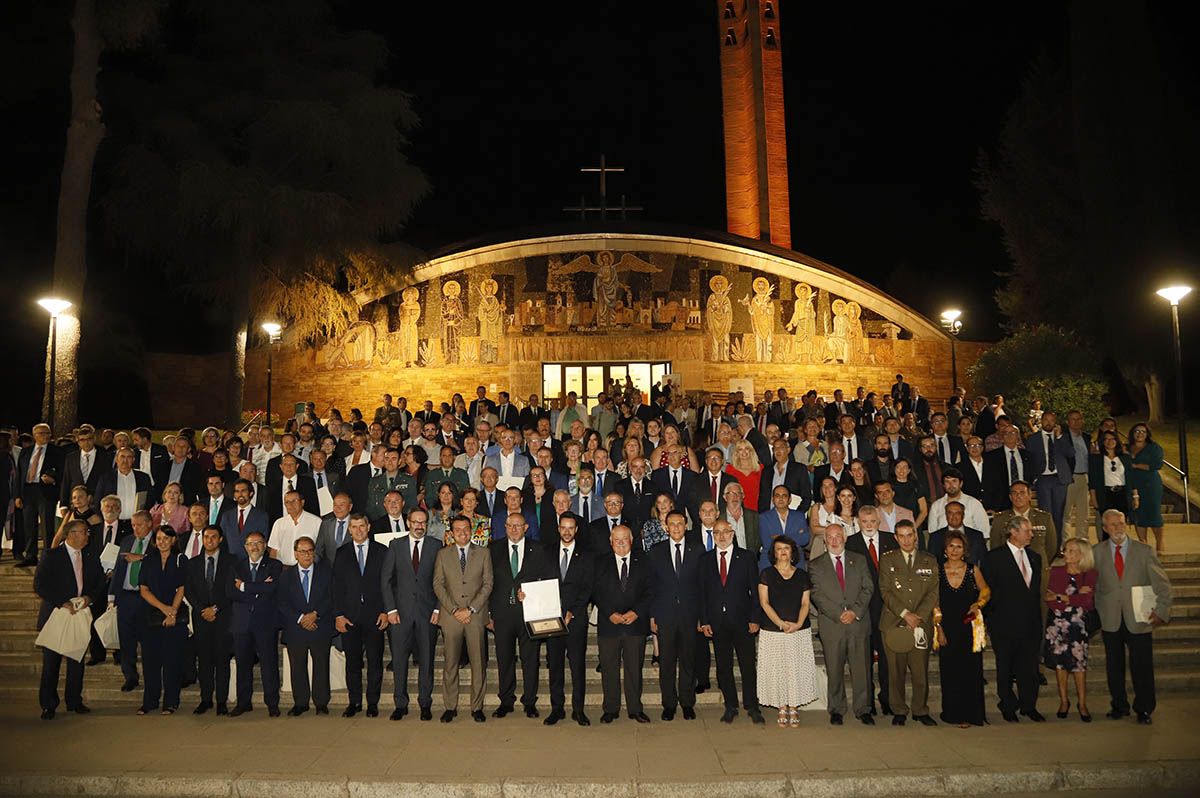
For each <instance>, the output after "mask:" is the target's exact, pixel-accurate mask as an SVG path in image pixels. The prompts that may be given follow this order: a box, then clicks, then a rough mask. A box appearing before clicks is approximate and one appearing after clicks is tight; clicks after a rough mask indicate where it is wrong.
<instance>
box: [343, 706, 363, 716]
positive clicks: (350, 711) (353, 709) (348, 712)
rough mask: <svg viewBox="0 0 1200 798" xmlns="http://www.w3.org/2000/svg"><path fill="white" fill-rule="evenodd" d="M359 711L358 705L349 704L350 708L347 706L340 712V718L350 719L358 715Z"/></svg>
mask: <svg viewBox="0 0 1200 798" xmlns="http://www.w3.org/2000/svg"><path fill="white" fill-rule="evenodd" d="M359 709H360V707H359V706H358V704H351V705H350V706H348V707H346V708H345V709H343V710H342V717H343V718H352V717H354V716H355V715H357V714H358V710H359Z"/></svg>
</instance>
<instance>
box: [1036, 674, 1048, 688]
mask: <svg viewBox="0 0 1200 798" xmlns="http://www.w3.org/2000/svg"><path fill="white" fill-rule="evenodd" d="M1038 684H1039V685H1041V686H1042V687H1045V686H1046V674H1044V673H1039V674H1038Z"/></svg>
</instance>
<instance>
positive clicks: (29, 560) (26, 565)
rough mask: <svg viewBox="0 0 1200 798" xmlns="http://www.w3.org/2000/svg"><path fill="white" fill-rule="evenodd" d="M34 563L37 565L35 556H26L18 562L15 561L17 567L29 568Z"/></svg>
mask: <svg viewBox="0 0 1200 798" xmlns="http://www.w3.org/2000/svg"><path fill="white" fill-rule="evenodd" d="M34 565H37V558H36V557H26V558H25V559H23V560H21V561H20V562H19V563H17V567H18V568H29V567H31V566H34Z"/></svg>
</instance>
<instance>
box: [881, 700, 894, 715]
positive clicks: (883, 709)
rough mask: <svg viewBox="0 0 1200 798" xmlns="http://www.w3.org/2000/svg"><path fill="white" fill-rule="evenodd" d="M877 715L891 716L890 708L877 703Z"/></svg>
mask: <svg viewBox="0 0 1200 798" xmlns="http://www.w3.org/2000/svg"><path fill="white" fill-rule="evenodd" d="M879 714H881V715H890V714H892V708H891V707H890V706H889V705H887V704H885V703H883V702H882V701H880V702H879Z"/></svg>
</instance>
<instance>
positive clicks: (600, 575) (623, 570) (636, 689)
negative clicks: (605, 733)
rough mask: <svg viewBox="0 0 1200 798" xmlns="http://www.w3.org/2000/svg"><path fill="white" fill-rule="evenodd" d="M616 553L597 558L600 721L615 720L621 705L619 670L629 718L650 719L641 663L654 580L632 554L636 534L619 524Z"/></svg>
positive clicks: (611, 542) (614, 540) (612, 537)
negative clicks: (623, 684) (622, 674)
mask: <svg viewBox="0 0 1200 798" xmlns="http://www.w3.org/2000/svg"><path fill="white" fill-rule="evenodd" d="M609 546H610V547H611V548H612V554H611V555H608V554H605V555H601V556H599V557H597V558H596V583H595V587H594V588H593V591H592V601H593V603H594V604H595V605H596V616H597V624H596V637H597V643H598V645H599V648H600V682H601V685H602V687H603V690H604V703H603V711H604V714H603V715H601V716H600V722H601V723H612V722H613V721H614V720H616V719H617V713H618V712H619V711H620V709H621V670H622V666H623V667H624V672H625V673H624V677H625V710H626V712H628V713H629V717H630V719H631V720H636V721H637V722H638V723H649V722H650V718H648V717H646V713H645V712H644V711H643V710H642V664H643V661H644V660H645V658H646V635H648V634H649V633H650V599H651V597H652V587H651V585H652V583H651V581H650V580H651V579H652V576H651V573H650V565H649V563H647V562H646V561H645V560H642V559H639V558H637V557H634V556H633V553H632V549H633V534H632V532H631V531H630V529H629V527H626V526H618V527H617V528H616V529H614V530H613V531H612V534H611V535H610V536H609Z"/></svg>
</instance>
